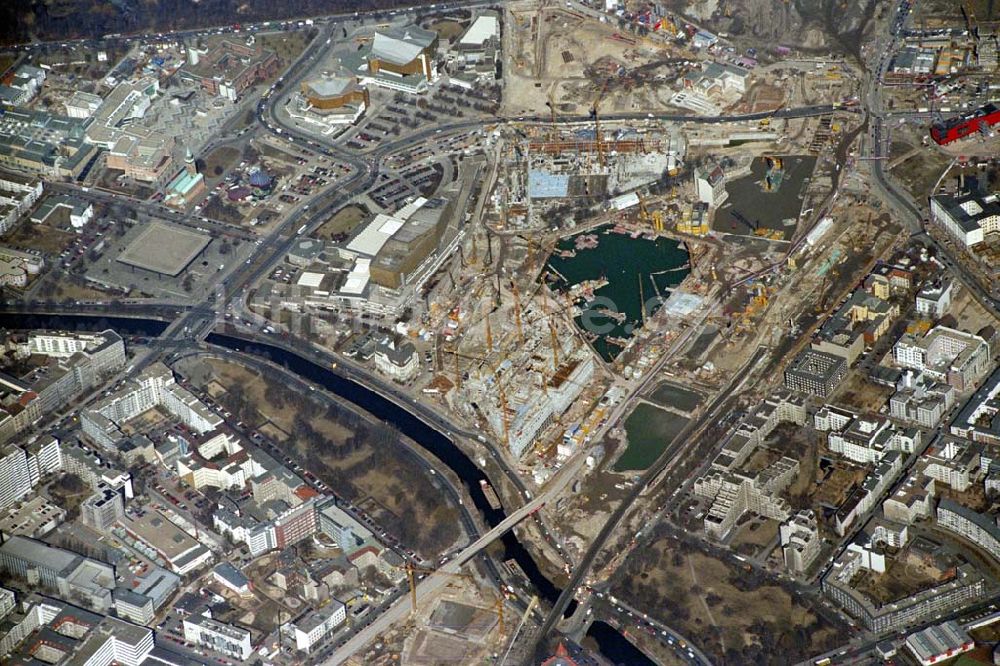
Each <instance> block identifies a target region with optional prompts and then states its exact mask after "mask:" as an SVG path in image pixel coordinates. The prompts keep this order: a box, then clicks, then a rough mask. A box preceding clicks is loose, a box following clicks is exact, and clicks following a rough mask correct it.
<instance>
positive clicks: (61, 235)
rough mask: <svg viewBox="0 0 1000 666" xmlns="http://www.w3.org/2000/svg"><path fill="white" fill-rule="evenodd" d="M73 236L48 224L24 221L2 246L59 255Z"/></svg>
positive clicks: (6, 238) (5, 239)
mask: <svg viewBox="0 0 1000 666" xmlns="http://www.w3.org/2000/svg"><path fill="white" fill-rule="evenodd" d="M73 238H75V235H74V234H73V233H71V232H69V231H63V230H62V229H56V228H55V227H52V226H49V225H48V224H34V223H33V222H30V221H25V222H23V223H22V224H19V225H18V226H17V228H15V229H14V231H13V232H12V233H10V234H8V235H7V236H6V237H5V238H4V244H5V245H9V246H10V247H14V248H25V249H28V250H38V251H39V252H45V253H46V254H59V253H60V252H62V251H63V250H65V249H66V247H67V246H68V245H69V244H70V243H71V242H72V241H73Z"/></svg>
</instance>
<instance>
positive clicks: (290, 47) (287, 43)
mask: <svg viewBox="0 0 1000 666" xmlns="http://www.w3.org/2000/svg"><path fill="white" fill-rule="evenodd" d="M257 43H258V44H260V45H261V46H263V47H264V48H265V49H271V50H272V51H274V52H275V53H276V54H278V57H279V58H281V61H282V62H283V63H286V64H288V63H290V62H292V61H293V60H295V59H296V58H298V57H299V54H300V53H302V51H303V50H304V49H305V48H306V44H308V43H309V38H308V36H307V35H306V33H305V32H304V31H302V30H298V31H295V32H279V33H275V34H269V35H260V36H258V37H257ZM279 69H280V68H279Z"/></svg>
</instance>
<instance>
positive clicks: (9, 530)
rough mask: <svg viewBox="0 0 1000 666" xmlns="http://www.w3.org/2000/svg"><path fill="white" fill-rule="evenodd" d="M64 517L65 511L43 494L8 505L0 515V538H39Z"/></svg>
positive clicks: (58, 523)
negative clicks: (0, 515)
mask: <svg viewBox="0 0 1000 666" xmlns="http://www.w3.org/2000/svg"><path fill="white" fill-rule="evenodd" d="M65 519H66V511H65V510H64V509H62V508H61V507H59V506H56V505H55V504H53V503H52V502H50V501H49V499H48V498H47V497H45V496H43V495H34V496H33V497H32V498H31V499H29V500H27V501H25V502H20V503H18V504H15V505H14V506H12V507H9V508H8V509H7V511H6V512H4V513H3V514H2V517H0V539H6V538H9V537H12V536H15V535H17V536H23V537H29V538H31V539H41V538H42V537H44V536H45V535H46V534H48V533H49V532H51V531H52V530H54V529H55V528H57V527H58V526H59V525H60V524H62V522H63V521H64V520H65Z"/></svg>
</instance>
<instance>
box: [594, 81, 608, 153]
mask: <svg viewBox="0 0 1000 666" xmlns="http://www.w3.org/2000/svg"><path fill="white" fill-rule="evenodd" d="M610 83H611V78H610V77H608V78H606V79H604V85H603V86H601V90H600V92H598V93H597V97H596V98H595V99H594V103H593V104H592V105H591V107H590V115H592V116H593V117H594V142H595V144H596V146H597V163H598V164H599V165H600V166H601V167H602V168H603V167H604V164H605V160H604V138H603V137H602V136H601V120H600V108H601V100H603V99H604V93H605V92H607V90H608V84H610Z"/></svg>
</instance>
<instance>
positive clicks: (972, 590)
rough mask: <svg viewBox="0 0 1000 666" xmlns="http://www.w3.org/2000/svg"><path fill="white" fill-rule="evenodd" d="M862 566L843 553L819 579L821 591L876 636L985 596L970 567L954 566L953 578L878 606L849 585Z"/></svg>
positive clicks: (979, 579) (982, 584)
mask: <svg viewBox="0 0 1000 666" xmlns="http://www.w3.org/2000/svg"><path fill="white" fill-rule="evenodd" d="M862 567H864V558H863V557H862V556H861V555H859V554H858V553H856V552H852V551H845V553H844V555H842V556H841V557H840V558H838V559H837V561H835V562H834V563H833V567H832V568H831V570H830V572H829V573H828V574H827V575H826V576H824V577H823V582H822V590H823V593H824V594H826V595H827V596H828V597H829V598H830V599H831V600H833V601H834V602H835V603H837V604H838V605H839V606H840V607H841V608H843V609H844V610H845V611H846V612H847V613H848V614H850V615H851V616H853V617H854V618H856V619H857V620H858V621H859V622H860V624H861V626H863V627H865V628H866V629H868V630H869V631H872V632H874V633H876V634H887V633H890V632H895V631H900V630H902V629H905V628H907V627H910V626H913V625H915V624H918V623H920V622H922V621H925V620H927V619H929V618H932V617H934V616H937V615H942V614H944V613H948V612H950V611H953V610H955V609H959V608H962V607H965V606H967V605H968V604H969V603H971V602H974V601H975V600H977V599H981V598H983V597H984V596H985V594H986V585H985V581H984V580H983V577H982V576H981V575H980V574H979V573H978V572H976V571H975V569H973V568H972V567H971V566H970V565H968V564H963V565H962V566H960V567H958V570H957V572H956V574H957V575H956V576H955V577H954V578H953V579H952V580H950V581H948V582H946V583H942V584H941V585H937V586H935V587H932V588H929V589H926V590H922V591H920V592H918V593H916V594H914V595H911V596H909V597H907V598H905V599H902V600H900V601H896V602H893V603H889V604H878V603H877V602H876V601H873V600H872V599H870V598H868V597H867V596H865V595H864V594H862V593H861V592H859V591H858V590H856V589H855V588H853V587H851V585H850V582H851V579H852V578H853V577H854V575H855V574H856V573H857V572H858V571H860V570H861V568H862Z"/></svg>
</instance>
